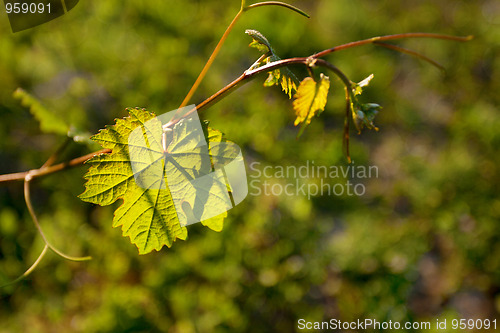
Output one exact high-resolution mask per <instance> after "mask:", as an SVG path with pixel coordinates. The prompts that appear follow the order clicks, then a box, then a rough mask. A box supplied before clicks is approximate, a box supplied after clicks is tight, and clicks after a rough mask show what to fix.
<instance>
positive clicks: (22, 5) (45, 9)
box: [5, 2, 50, 14]
mask: <svg viewBox="0 0 500 333" xmlns="http://www.w3.org/2000/svg"><path fill="white" fill-rule="evenodd" d="M5 11H6V12H7V14H11V13H13V14H21V13H22V14H43V13H47V14H50V3H48V4H43V3H41V2H40V3H36V2H29V3H28V2H6V3H5Z"/></svg>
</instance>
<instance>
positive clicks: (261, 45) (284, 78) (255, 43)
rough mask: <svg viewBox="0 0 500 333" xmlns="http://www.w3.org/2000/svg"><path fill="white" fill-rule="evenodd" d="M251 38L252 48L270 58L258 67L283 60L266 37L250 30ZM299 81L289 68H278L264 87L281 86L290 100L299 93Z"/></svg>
mask: <svg viewBox="0 0 500 333" xmlns="http://www.w3.org/2000/svg"><path fill="white" fill-rule="evenodd" d="M245 33H246V34H248V35H249V36H250V37H252V42H251V43H250V45H249V46H250V47H253V48H256V49H257V50H259V51H260V52H262V53H264V54H268V55H269V56H267V57H265V58H264V59H262V60H261V61H260V63H258V64H257V65H258V66H262V65H267V64H269V63H272V62H275V61H279V60H281V58H280V57H278V55H277V54H276V52H275V51H274V49H273V48H272V46H271V44H270V43H269V40H268V39H267V38H266V37H264V35H262V34H261V33H260V32H258V31H257V30H251V29H248V30H246V31H245ZM298 82H299V80H298V79H297V77H296V76H295V74H293V72H292V71H291V70H290V69H288V67H283V68H278V69H275V70H273V71H270V72H269V76H268V77H267V79H266V81H265V82H264V87H271V86H274V85H280V86H281V89H282V90H283V92H284V93H285V94H287V95H288V98H292V96H293V93H294V92H296V91H297V84H298Z"/></svg>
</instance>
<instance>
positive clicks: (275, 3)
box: [179, 0, 309, 109]
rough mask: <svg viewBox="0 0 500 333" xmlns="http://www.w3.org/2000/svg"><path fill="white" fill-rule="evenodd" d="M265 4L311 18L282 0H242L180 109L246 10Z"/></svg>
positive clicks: (195, 88) (196, 87)
mask: <svg viewBox="0 0 500 333" xmlns="http://www.w3.org/2000/svg"><path fill="white" fill-rule="evenodd" d="M264 6H280V7H284V8H288V9H290V10H292V11H294V12H296V13H299V14H300V15H303V16H305V17H307V18H309V15H308V14H307V13H306V12H304V11H303V10H301V9H299V8H297V7H295V6H292V5H290V4H287V3H284V2H281V1H264V2H259V3H254V4H251V5H248V6H246V1H245V0H242V1H241V6H240V10H239V11H238V13H236V15H235V17H234V18H233V20H232V21H231V23H230V24H229V25H228V26H227V28H226V31H224V34H223V35H222V37H221V38H220V39H219V42H218V43H217V45H216V46H215V49H214V50H213V51H212V54H211V55H210V58H208V61H207V62H206V63H205V66H204V67H203V69H202V70H201V72H200V74H199V75H198V78H197V79H196V81H195V82H194V84H193V86H192V87H191V89H189V92H188V93H187V95H186V97H184V100H183V101H182V103H181V105H180V106H179V109H180V108H182V107H185V106H186V105H188V103H189V101H190V100H191V98H192V97H193V95H194V93H195V92H196V90H197V89H198V87H199V86H200V83H201V81H203V79H204V78H205V76H206V74H207V72H208V70H209V69H210V67H211V66H212V64H213V62H214V60H215V58H216V57H217V55H218V54H219V51H220V50H221V48H222V45H224V43H225V42H226V39H227V37H228V36H229V33H230V32H231V31H232V30H233V28H234V26H235V25H236V23H237V22H238V20H239V19H240V17H241V15H243V13H244V12H247V11H249V10H250V9H254V8H258V7H264Z"/></svg>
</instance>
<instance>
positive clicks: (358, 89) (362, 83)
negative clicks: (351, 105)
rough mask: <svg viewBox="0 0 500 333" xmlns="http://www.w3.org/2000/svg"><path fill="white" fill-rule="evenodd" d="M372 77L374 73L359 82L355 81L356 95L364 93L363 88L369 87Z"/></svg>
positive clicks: (354, 89) (354, 90)
mask: <svg viewBox="0 0 500 333" xmlns="http://www.w3.org/2000/svg"><path fill="white" fill-rule="evenodd" d="M372 79H373V74H370V75H369V76H368V77H367V78H365V79H364V80H362V81H360V82H358V83H353V88H352V91H353V92H354V96H357V95H361V94H362V93H363V88H364V87H367V86H368V85H369V84H370V81H371V80H372Z"/></svg>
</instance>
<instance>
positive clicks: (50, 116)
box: [13, 88, 70, 135]
mask: <svg viewBox="0 0 500 333" xmlns="http://www.w3.org/2000/svg"><path fill="white" fill-rule="evenodd" d="M13 96H14V98H16V99H18V100H20V101H21V105H22V106H24V107H27V108H29V110H30V112H31V114H32V115H33V116H34V117H35V118H36V119H37V120H38V122H39V123H40V129H41V130H42V132H44V133H54V134H60V135H68V131H69V129H70V128H69V126H68V124H66V123H65V122H64V121H63V120H61V118H60V117H58V116H57V115H56V114H55V113H53V112H52V111H50V110H49V109H47V108H46V107H45V106H43V105H42V103H41V102H40V101H39V100H38V99H37V98H35V97H34V96H32V95H31V94H29V93H27V92H26V91H25V90H23V89H21V88H17V89H16V91H15V92H14V94H13Z"/></svg>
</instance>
